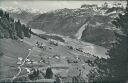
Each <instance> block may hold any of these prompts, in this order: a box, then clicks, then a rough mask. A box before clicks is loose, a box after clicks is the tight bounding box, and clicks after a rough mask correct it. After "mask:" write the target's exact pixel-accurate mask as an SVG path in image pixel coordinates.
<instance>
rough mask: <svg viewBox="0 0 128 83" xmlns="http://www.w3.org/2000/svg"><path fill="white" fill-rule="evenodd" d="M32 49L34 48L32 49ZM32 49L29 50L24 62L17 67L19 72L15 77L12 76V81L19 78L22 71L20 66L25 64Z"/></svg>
mask: <svg viewBox="0 0 128 83" xmlns="http://www.w3.org/2000/svg"><path fill="white" fill-rule="evenodd" d="M33 48H34V47H33ZM33 48H32V49H33ZM32 49H29V53H28V55H27V56H26V58H25V59H24V61H23V62H22V64H21V65H19V66H18V69H19V72H18V73H17V74H16V75H14V77H13V78H12V80H14V79H15V78H17V77H18V76H19V74H20V73H21V71H22V66H23V65H24V64H25V62H26V60H27V58H28V57H29V56H30V55H31V53H32Z"/></svg>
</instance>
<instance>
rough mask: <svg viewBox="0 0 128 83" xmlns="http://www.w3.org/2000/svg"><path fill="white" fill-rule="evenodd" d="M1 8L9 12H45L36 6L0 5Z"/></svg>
mask: <svg viewBox="0 0 128 83" xmlns="http://www.w3.org/2000/svg"><path fill="white" fill-rule="evenodd" d="M0 9H2V10H4V11H7V12H10V13H18V14H20V13H22V12H23V11H25V12H29V13H34V14H36V13H38V14H41V13H44V12H43V11H41V10H39V9H34V8H18V7H17V8H14V7H0Z"/></svg>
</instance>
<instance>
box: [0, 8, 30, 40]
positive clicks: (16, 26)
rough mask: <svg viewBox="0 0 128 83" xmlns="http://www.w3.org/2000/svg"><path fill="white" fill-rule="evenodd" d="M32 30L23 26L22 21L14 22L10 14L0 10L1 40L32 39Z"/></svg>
mask: <svg viewBox="0 0 128 83" xmlns="http://www.w3.org/2000/svg"><path fill="white" fill-rule="evenodd" d="M30 32H31V29H30V28H28V27H26V26H25V25H23V24H21V22H20V20H18V21H14V19H13V18H11V17H10V15H9V13H7V12H4V11H3V10H0V38H11V39H18V38H21V39H23V38H24V37H30V36H31V34H30Z"/></svg>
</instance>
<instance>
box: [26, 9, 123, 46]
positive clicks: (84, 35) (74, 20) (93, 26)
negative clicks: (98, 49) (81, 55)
mask: <svg viewBox="0 0 128 83" xmlns="http://www.w3.org/2000/svg"><path fill="white" fill-rule="evenodd" d="M108 10H110V8H105V9H103V8H99V7H88V8H86V7H84V8H79V9H66V8H65V9H61V10H56V11H53V12H48V13H45V14H41V15H38V16H37V17H36V18H35V19H33V20H32V21H30V22H29V23H28V26H29V27H31V28H34V29H41V30H43V31H45V32H47V33H55V34H60V35H64V36H69V37H71V38H77V37H79V38H77V39H81V40H82V41H88V42H91V43H94V44H97V45H101V46H105V47H108V46H109V43H110V42H112V41H114V39H115V36H114V30H113V29H114V26H113V24H111V21H112V20H113V18H114V16H115V15H117V13H119V12H122V11H123V10H120V11H116V13H113V12H114V10H113V11H111V12H109V13H108V12H107V11H108ZM79 30H81V31H79ZM78 32H79V33H78ZM80 32H81V33H80ZM79 34H80V35H81V36H79Z"/></svg>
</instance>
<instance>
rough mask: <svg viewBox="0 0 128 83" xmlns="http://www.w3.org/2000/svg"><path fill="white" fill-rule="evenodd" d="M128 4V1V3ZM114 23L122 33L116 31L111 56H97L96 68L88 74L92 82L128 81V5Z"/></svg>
mask: <svg viewBox="0 0 128 83" xmlns="http://www.w3.org/2000/svg"><path fill="white" fill-rule="evenodd" d="M127 4H128V3H127ZM112 23H113V24H114V25H115V26H116V28H120V30H121V31H122V33H115V35H116V42H115V43H113V46H112V48H111V49H110V50H109V51H108V55H109V56H110V58H108V59H103V58H102V59H99V58H97V59H96V60H95V61H94V63H93V66H94V67H95V69H93V70H92V71H90V74H89V75H88V77H89V79H90V80H89V81H90V82H92V83H126V82H127V81H128V47H127V46H128V27H127V26H128V5H127V7H126V10H125V14H124V15H122V14H119V15H118V17H117V18H115V20H114V21H112Z"/></svg>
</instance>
